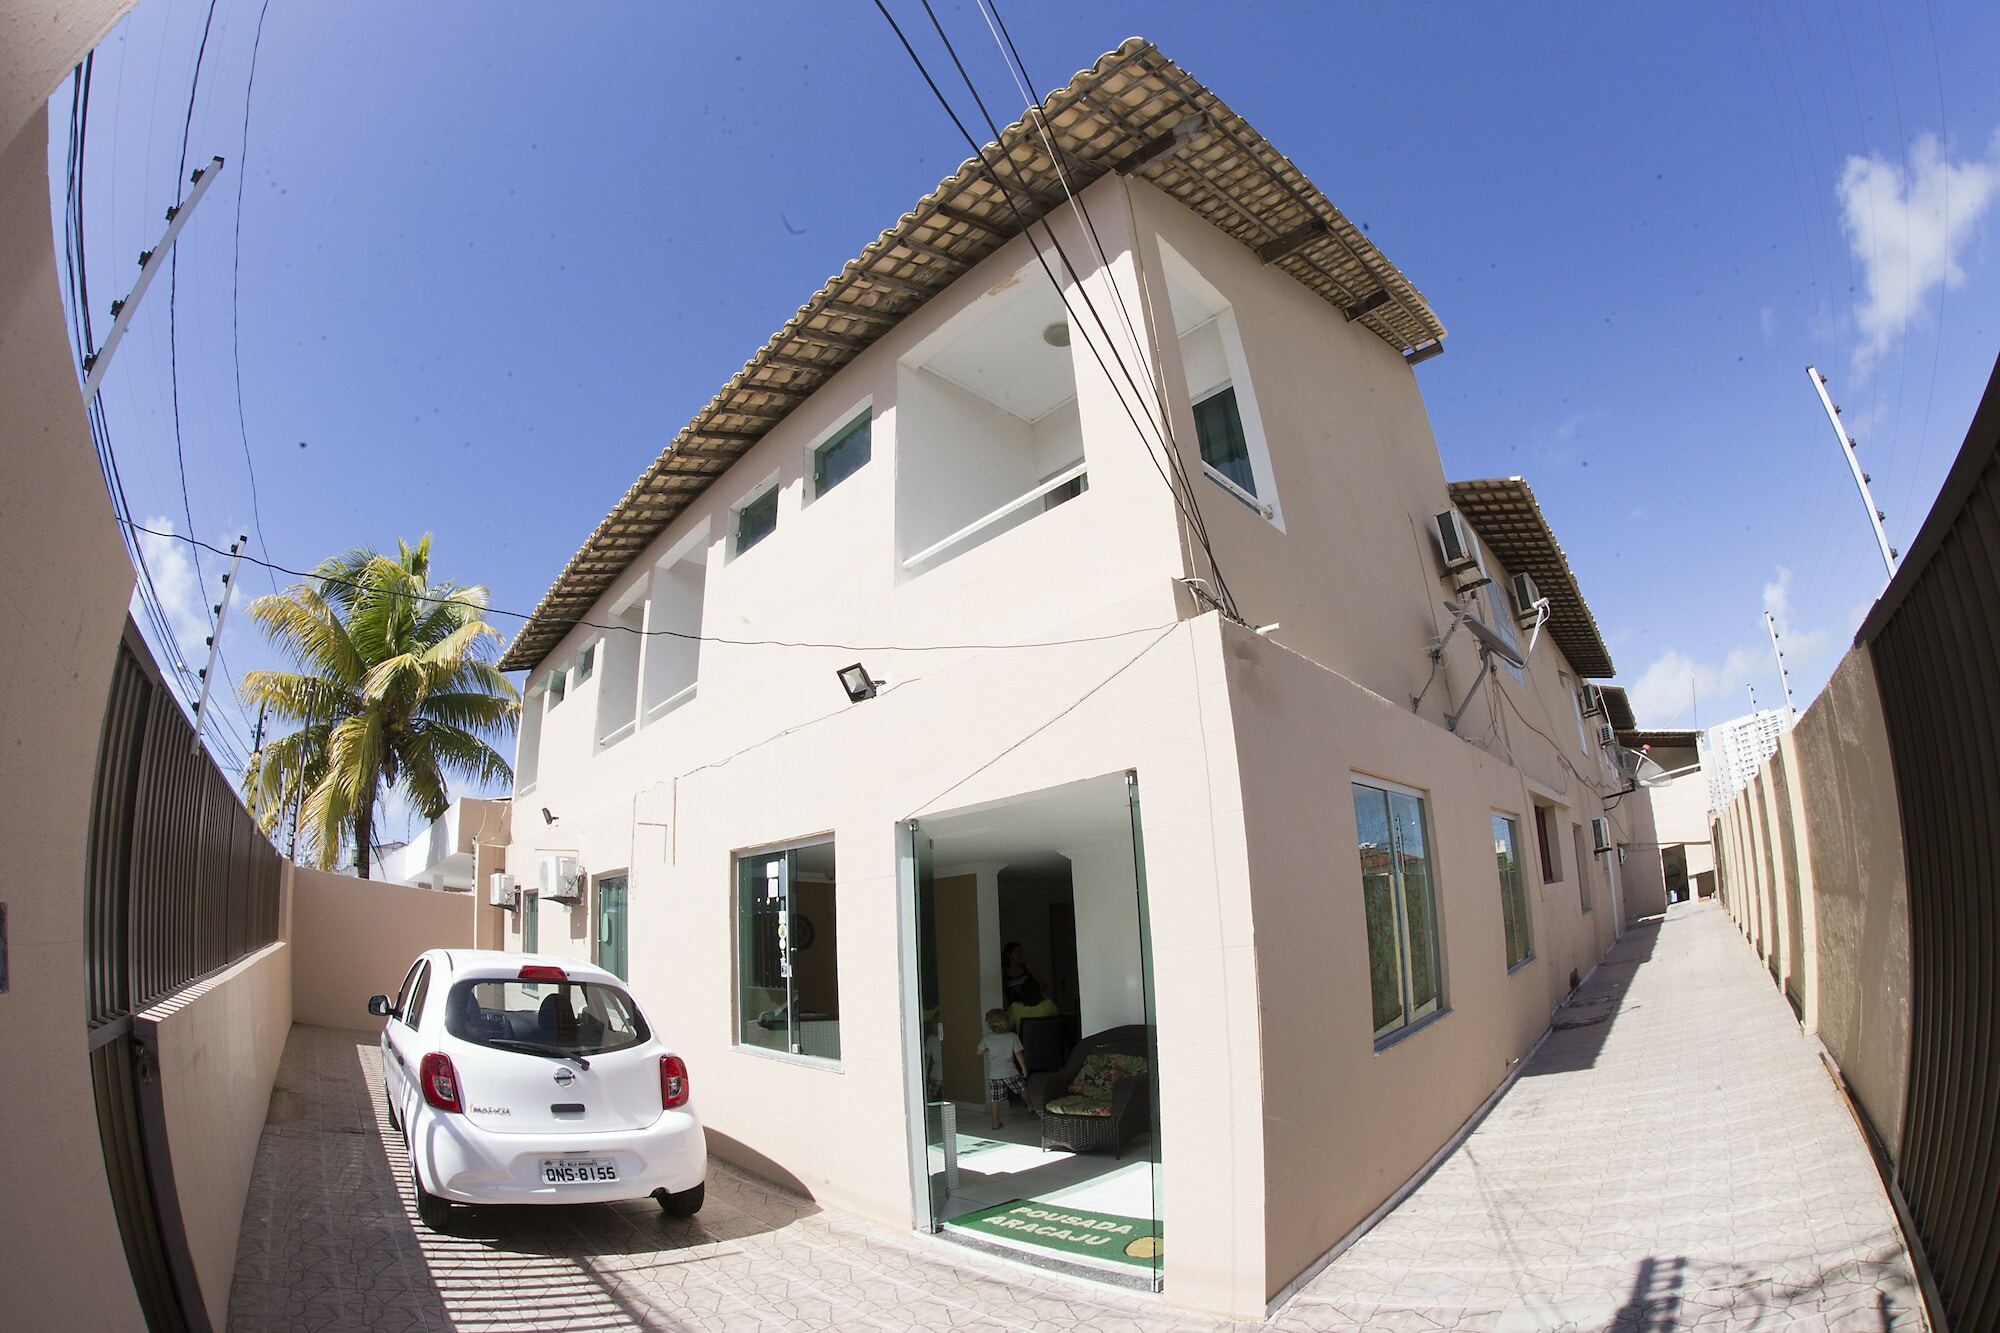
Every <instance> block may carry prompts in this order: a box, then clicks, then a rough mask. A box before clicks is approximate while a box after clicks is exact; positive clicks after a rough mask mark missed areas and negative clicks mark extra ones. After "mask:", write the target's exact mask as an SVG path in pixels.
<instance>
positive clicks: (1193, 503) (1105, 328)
mask: <svg viewBox="0 0 2000 1333" xmlns="http://www.w3.org/2000/svg"><path fill="white" fill-rule="evenodd" d="M921 3H922V4H923V7H924V13H925V14H926V15H927V16H929V18H930V21H931V27H932V28H933V29H935V30H936V32H937V35H938V40H939V41H940V42H942V43H944V49H945V54H946V55H948V56H950V57H951V63H952V65H953V67H954V68H956V69H957V70H958V76H959V78H960V79H961V80H963V81H964V83H965V88H966V91H967V92H969V93H971V94H972V101H973V105H975V106H977V107H978V108H979V114H980V116H981V117H982V118H984V120H985V121H986V128H987V130H988V131H989V132H991V134H992V135H993V142H994V144H995V145H996V146H997V145H998V144H999V142H1000V137H1001V135H1000V126H999V123H998V122H997V121H995V120H994V118H993V113H992V112H991V111H989V110H987V108H986V99H985V98H983V97H981V96H980V95H979V88H978V86H977V85H976V84H974V82H973V80H972V75H971V74H970V73H968V72H967V70H966V68H965V63H964V62H963V61H961V60H960V59H959V58H958V49H957V47H956V46H954V45H953V43H952V40H951V37H950V35H949V34H947V33H946V32H945V30H944V24H943V23H942V22H940V21H939V19H938V16H937V11H936V10H934V9H933V8H932V7H931V0H921ZM878 7H879V0H878ZM996 42H997V38H996ZM904 47H905V49H906V50H907V49H909V46H908V43H905V44H904ZM911 54H912V56H914V55H915V52H914V51H912V52H911ZM1002 59H1003V61H1004V59H1005V57H1004V55H1003V56H1002ZM933 87H935V85H933ZM1024 96H1025V94H1024ZM953 119H954V122H956V120H957V118H956V117H954V118H953ZM1047 124H1048V122H1047V119H1046V117H1044V118H1043V120H1042V126H1043V132H1044V137H1046V138H1047V139H1048V141H1049V159H1050V161H1051V163H1052V164H1053V165H1054V166H1055V169H1056V176H1057V179H1058V180H1059V181H1060V182H1061V183H1062V186H1063V192H1064V194H1065V195H1067V196H1068V198H1069V202H1070V204H1071V206H1072V207H1074V208H1075V209H1076V210H1077V212H1078V214H1079V216H1081V217H1083V219H1084V221H1085V225H1086V228H1087V230H1088V231H1089V233H1090V234H1091V236H1092V237H1095V236H1096V227H1095V226H1094V225H1092V224H1090V223H1089V219H1088V214H1087V213H1086V211H1085V210H1084V207H1083V203H1082V201H1081V200H1080V199H1079V198H1078V197H1077V194H1076V191H1075V190H1074V189H1073V188H1072V187H1071V185H1070V182H1069V179H1068V175H1067V173H1065V172H1064V171H1063V169H1062V154H1061V153H1060V151H1058V150H1057V148H1056V146H1055V141H1054V137H1053V136H1052V135H1049V134H1048V133H1047ZM959 128H960V132H961V133H963V132H964V126H963V125H962V124H961V125H960V127H959ZM966 142H967V143H971V144H972V146H973V148H974V150H975V151H976V152H977V153H978V154H979V160H980V161H981V162H982V163H985V164H986V166H987V170H988V172H989V174H991V175H992V176H993V177H994V179H995V180H996V181H998V180H999V174H998V173H997V172H996V171H994V170H993V167H992V164H990V163H987V162H986V152H985V149H984V148H982V147H980V146H979V145H978V144H976V143H973V141H972V138H971V136H970V135H968V136H967V137H966ZM1014 174H1015V178H1016V179H1017V181H1019V180H1021V168H1020V167H1019V165H1018V164H1017V165H1016V166H1015V169H1014ZM1021 184H1022V186H1023V188H1024V189H1025V188H1026V182H1025V181H1021ZM1001 190H1002V192H1003V193H1005V194H1007V201H1008V206H1009V207H1010V208H1013V209H1014V212H1015V214H1016V216H1017V217H1019V218H1020V220H1021V224H1022V230H1023V231H1027V230H1029V224H1028V221H1027V218H1026V216H1025V215H1024V214H1022V212H1021V210H1020V209H1019V208H1018V207H1016V206H1015V205H1014V202H1013V196H1012V193H1011V192H1009V191H1007V188H1006V186H1005V185H1004V184H1002V185H1001ZM1042 230H1043V232H1044V233H1046V234H1047V236H1048V238H1049V244H1050V245H1052V246H1054V247H1055V251H1056V254H1057V256H1058V257H1059V258H1060V259H1061V260H1062V264H1063V268H1064V269H1065V270H1066V271H1067V272H1068V273H1069V276H1070V280H1071V281H1072V282H1073V283H1075V285H1076V289H1077V294H1078V295H1079V296H1081V297H1082V298H1083V303H1084V306H1085V308H1087V309H1088V310H1089V311H1090V317H1091V320H1092V321H1093V322H1094V323H1095V324H1096V325H1097V329H1098V332H1099V333H1100V334H1101V335H1102V336H1103V338H1104V342H1105V346H1106V347H1108V348H1109V349H1110V351H1111V356H1112V359H1113V360H1114V361H1116V362H1117V363H1118V369H1119V370H1120V371H1121V372H1122V373H1123V374H1124V376H1125V382H1126V383H1127V384H1128V385H1129V386H1131V389H1132V392H1133V395H1134V396H1135V397H1138V398H1139V399H1140V401H1141V402H1144V401H1145V392H1144V390H1142V389H1141V388H1140V387H1139V383H1138V380H1137V379H1136V378H1135V377H1134V375H1133V374H1132V368H1131V367H1130V366H1129V365H1127V364H1126V362H1125V358H1124V356H1123V355H1122V354H1121V353H1120V352H1119V350H1118V345H1117V342H1116V340H1115V339H1114V338H1113V336H1112V333H1111V329H1110V326H1109V325H1107V324H1106V323H1105V321H1104V317H1103V316H1102V315H1101V314H1099V313H1098V310H1097V303H1096V302H1095V301H1093V300H1092V299H1091V296H1090V289H1089V288H1088V287H1086V286H1085V285H1084V282H1083V278H1082V275H1081V274H1079V273H1078V272H1077V268H1076V265H1075V264H1074V263H1072V262H1071V261H1070V257H1069V252H1068V251H1067V250H1066V249H1064V247H1063V244H1062V242H1061V241H1060V240H1059V239H1057V237H1056V233H1055V228H1054V227H1053V226H1052V225H1050V223H1049V221H1048V219H1047V217H1046V216H1045V217H1044V218H1043V219H1042ZM1098 253H1099V257H1100V259H1102V258H1103V246H1102V244H1101V243H1100V244H1099V246H1098ZM1044 271H1045V272H1046V266H1044ZM1104 272H1105V273H1106V275H1107V277H1109V276H1110V263H1109V261H1108V260H1105V261H1104ZM1049 278H1050V281H1051V282H1054V275H1053V274H1049ZM1056 285H1057V288H1058V291H1059V292H1060V288H1061V284H1059V283H1058V284H1056ZM1110 285H1111V292H1112V297H1113V300H1114V301H1115V302H1116V303H1117V304H1118V306H1119V308H1120V309H1121V310H1123V308H1124V298H1123V297H1122V295H1120V293H1119V292H1118V284H1117V282H1116V280H1115V279H1112V280H1111V284H1110ZM1064 304H1065V307H1067V304H1068V303H1067V301H1065V303H1064ZM1072 313H1073V312H1072ZM1125 327H1126V329H1127V332H1128V334H1129V336H1130V337H1131V340H1132V343H1133V351H1134V352H1135V353H1136V354H1138V355H1139V357H1140V359H1141V361H1142V362H1143V361H1144V360H1145V349H1144V348H1143V347H1141V346H1140V345H1139V338H1138V333H1137V331H1136V330H1135V329H1133V326H1132V321H1131V317H1130V315H1129V313H1128V314H1126V316H1125ZM1084 341H1085V342H1089V341H1090V339H1089V338H1088V337H1087V336H1086V338H1085V339H1084ZM1091 351H1092V354H1093V355H1096V347H1095V345H1094V344H1093V345H1092V348H1091ZM1098 366H1099V368H1100V369H1103V370H1104V371H1105V377H1106V378H1107V379H1109V378H1110V371H1109V369H1108V368H1105V367H1104V363H1103V358H1102V357H1098ZM1147 379H1148V381H1149V382H1151V381H1152V375H1151V373H1150V371H1149V372H1148V374H1147ZM1153 387H1154V396H1155V406H1156V407H1157V408H1158V409H1159V411H1160V414H1161V419H1162V422H1163V425H1162V426H1161V427H1160V429H1161V430H1163V431H1164V432H1165V434H1164V435H1162V436H1159V438H1160V446H1161V450H1162V452H1163V453H1164V454H1165V455H1166V457H1167V466H1168V467H1169V468H1171V469H1172V470H1173V473H1174V477H1175V478H1177V479H1178V480H1179V483H1180V489H1179V491H1178V492H1176V491H1175V489H1174V481H1173V480H1170V479H1168V478H1166V477H1165V476H1164V474H1163V476H1162V480H1165V481H1166V482H1167V489H1168V491H1169V493H1170V494H1174V495H1175V504H1176V505H1177V506H1179V507H1180V508H1181V512H1182V516H1183V517H1184V518H1186V519H1187V520H1188V521H1189V523H1190V524H1191V525H1192V526H1193V528H1194V530H1195V535H1196V539H1197V540H1198V541H1199V542H1200V544H1201V547H1202V551H1203V553H1204V554H1205V555H1206V556H1207V557H1208V565H1209V572H1210V573H1211V574H1212V575H1213V576H1214V578H1215V584H1216V588H1215V590H1216V593H1217V594H1218V595H1219V598H1220V601H1221V603H1222V609H1223V610H1224V611H1226V612H1227V613H1228V614H1229V615H1230V617H1231V618H1232V619H1239V620H1240V619H1241V615H1240V614H1239V612H1238V610H1237V607H1236V599H1235V597H1234V596H1233V595H1232V594H1231V593H1230V591H1229V583H1228V580H1226V579H1225V578H1223V576H1222V571H1221V568H1220V567H1219V565H1218V564H1217V562H1216V559H1215V551H1214V547H1213V546H1212V545H1211V544H1210V542H1209V538H1208V524H1207V522H1206V521H1205V520H1204V519H1203V517H1202V515H1201V506H1200V503H1199V502H1198V501H1197V500H1196V499H1195V498H1194V483H1193V482H1192V481H1190V480H1189V479H1188V475H1187V469H1186V466H1185V463H1184V462H1183V460H1182V459H1181V456H1180V450H1179V448H1178V447H1177V444H1176V442H1175V441H1174V439H1173V429H1172V423H1171V422H1170V421H1166V420H1165V418H1166V416H1167V413H1166V402H1165V399H1164V397H1162V396H1160V394H1159V386H1158V384H1157V382H1153ZM1112 390H1113V392H1115V393H1117V394H1118V396H1119V401H1120V403H1121V404H1122V403H1123V402H1124V393H1123V391H1122V390H1119V389H1118V386H1117V384H1116V382H1115V381H1114V382H1113V384H1112ZM1127 414H1128V415H1133V414H1132V413H1131V412H1130V409H1129V408H1128V409H1127ZM1133 425H1134V428H1135V429H1136V428H1137V426H1138V421H1137V419H1136V417H1134V421H1133ZM1157 434H1158V432H1156V435H1157ZM1149 456H1150V455H1149ZM1183 497H1185V501H1186V503H1185V504H1184V505H1183V504H1182V499H1183Z"/></svg>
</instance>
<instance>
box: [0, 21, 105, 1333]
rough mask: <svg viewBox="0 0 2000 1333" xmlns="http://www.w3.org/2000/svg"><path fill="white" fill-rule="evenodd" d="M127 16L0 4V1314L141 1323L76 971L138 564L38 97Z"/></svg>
mask: <svg viewBox="0 0 2000 1333" xmlns="http://www.w3.org/2000/svg"><path fill="white" fill-rule="evenodd" d="M124 9H125V5H124V4H122V3H115V2H114V3H102V2H92V3H63V4H56V3H47V2H44V0H29V3H26V4H17V5H10V6H9V7H8V8H7V10H6V12H5V16H4V17H0V145H4V146H0V385H4V386H5V387H4V389H0V506H4V517H5V521H4V522H0V563H4V566H5V568H6V569H7V570H8V575H7V577H6V578H5V579H4V580H0V623H4V624H6V625H7V626H8V631H7V633H6V634H4V635H0V669H4V671H5V672H6V673H7V676H8V678H9V679H11V680H16V681H33V682H35V703H34V706H33V707H9V708H6V709H0V753H4V754H6V755H8V756H10V757H12V758H13V760H14V762H13V763H12V764H11V765H10V766H9V769H8V773H9V776H8V778H7V779H6V791H5V799H4V800H0V843H4V845H5V846H6V847H7V848H8V849H9V858H10V873H9V875H8V877H7V882H6V884H5V886H4V887H0V902H4V903H5V904H6V908H7V937H8V959H7V962H8V987H7V991H6V992H5V993H4V994H0V1061H4V1063H5V1065H6V1067H7V1068H8V1069H10V1070H15V1071H29V1070H32V1071H34V1073H33V1077H25V1076H23V1077H9V1078H5V1079H0V1125H6V1126H8V1127H9V1129H10V1131H13V1132H10V1133H8V1134H7V1135H6V1136H5V1139H4V1141H0V1199H7V1200H10V1201H12V1202H13V1203H14V1205H15V1206H11V1207H8V1208H6V1209H4V1210H0V1255H5V1260H4V1262H0V1310H4V1311H6V1315H7V1320H8V1322H9V1323H10V1324H11V1325H13V1326H16V1327H20V1328H56V1327H74V1328H103V1329H125V1328H133V1327H136V1326H137V1325H138V1324H139V1322H140V1316H139V1306H138V1301H137V1298H136V1296H135V1295H134V1293H133V1290H132V1282H131V1277H130V1274H129V1272H128V1271H127V1269H126V1265H125V1253H124V1249H123V1246H122V1244H121V1242H120V1240H119V1236H118V1226H117V1221H116V1219H115V1217H114V1216H113V1214H112V1209H111V1198H110V1193H109V1191H108V1189H107V1188H106V1186H105V1183H104V1176H103V1172H102V1167H101V1163H102V1161H103V1150H102V1148H101V1146H100V1143H99V1139H98V1132H97V1112H96V1109H95V1104H94V1102H93V1099H92V1094H91V1082H90V1066H89V1061H88V1058H87V1051H86V1046H85V1032H84V979H83V959H84V955H83V872H84V847H85V842H86V837H87V831H88V824H89V820H90V800H91V781H92V777H93V774H94V773H95V771H96V764H97V745H98V732H99V721H100V719H101V717H102V716H103V711H104V701H105V697H106V694H107V692H108V690H109V688H110V681H111V668H112V664H113V661H114V659H115V655H116V652H117V646H118V640H119V636H120V634H121V633H122V632H123V627H124V621H125V607H126V603H127V602H128V601H129V600H130V598H131V593H132V567H131V564H130V562H129V561H128V560H127V558H126V556H125V552H124V548H123V545H122V543H121V542H120V540H119V536H118V531H117V528H116V527H115V526H114V525H113V523H112V520H111V507H110V503H109V501H108V500H107V498H106V496H105V493H104V483H103V481H102V479H101V478H100V476H99V474H98V470H97V462H96V458H95V456H94V454H93V452H92V449H91V442H90V432H89V427H88V424H87V422H86V421H85V418H84V411H83V399H82V396H81V395H80V394H79V393H78V392H77V380H76V371H75V368H74V364H73V362H72V361H71V357H70V348H69V340H68V338H67V336H66V335H65V333H64V324H63V312H62V302H61V297H60V294H59V288H58V285H57V277H56V266H55V240H54V237H53V235H52V233H51V230H50V222H49V217H50V207H49V178H48V120H47V117H46V114H45V112H44V110H43V108H44V105H45V101H46V98H47V96H48V94H49V93H50V92H51V91H52V90H53V89H54V87H55V86H56V84H57V82H58V81H59V80H60V79H61V78H62V76H63V75H64V74H66V73H67V72H68V70H69V67H70V66H71V65H72V64H73V63H75V61H77V60H78V59H79V58H81V56H82V55H83V53H84V52H85V50H86V49H87V48H88V46H89V44H90V43H91V42H92V41H94V40H95V39H96V38H97V37H98V36H99V35H100V34H102V33H103V32H104V31H105V30H106V29H108V28H109V27H110V26H111V24H112V23H113V22H114V21H115V20H116V19H117V17H118V15H119V14H121V13H123V12H124ZM51 552H61V556H60V558H59V559H52V558H51V555H50V553H51ZM30 1126H32V1127H33V1132H32V1133H29V1132H22V1131H23V1130H24V1128H25V1127H30ZM50 1162H64V1163H70V1164H72V1175H71V1176H70V1177H69V1179H68V1181H67V1183H66V1184H65V1186H64V1187H63V1188H62V1189H59V1190H51V1189H49V1188H48V1186H47V1183H46V1182H47V1172H48V1165H49V1163H50ZM27 1201H32V1202H31V1203H29V1202H27ZM58 1274H59V1275H60V1278H61V1280H59V1281H58V1280H53V1279H52V1275H58Z"/></svg>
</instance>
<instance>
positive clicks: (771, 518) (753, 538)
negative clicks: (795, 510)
mask: <svg viewBox="0 0 2000 1333" xmlns="http://www.w3.org/2000/svg"><path fill="white" fill-rule="evenodd" d="M777 530H778V486H777V483H776V482H773V483H772V484H771V485H770V486H768V487H766V488H765V490H764V493H763V494H762V495H759V496H757V497H756V498H754V499H751V500H746V501H744V502H743V507H742V508H740V509H738V510H737V511H736V554H738V555H742V554H743V553H744V552H745V551H747V550H749V549H750V548H751V547H753V546H755V545H756V544H757V543H758V542H761V541H763V540H764V539H765V538H766V537H768V536H770V535H771V534H772V533H773V532H776V531H777Z"/></svg>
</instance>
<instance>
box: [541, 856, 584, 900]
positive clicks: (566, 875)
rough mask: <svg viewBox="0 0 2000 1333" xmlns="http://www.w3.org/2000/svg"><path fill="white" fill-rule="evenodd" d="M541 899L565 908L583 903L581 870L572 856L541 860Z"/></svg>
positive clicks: (547, 857)
mask: <svg viewBox="0 0 2000 1333" xmlns="http://www.w3.org/2000/svg"><path fill="white" fill-rule="evenodd" d="M542 897H543V898H544V899H546V900H547V901H549V902H556V903H562V904H564V905H565V906H569V905H572V904H575V903H579V902H581V901H583V869H582V867H580V866H578V865H577V863H576V858H575V857H574V856H545V857H543V858H542Z"/></svg>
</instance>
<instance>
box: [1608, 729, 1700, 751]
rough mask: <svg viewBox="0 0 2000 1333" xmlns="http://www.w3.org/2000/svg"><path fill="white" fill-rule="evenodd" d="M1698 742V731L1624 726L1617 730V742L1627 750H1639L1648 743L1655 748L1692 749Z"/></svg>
mask: <svg viewBox="0 0 2000 1333" xmlns="http://www.w3.org/2000/svg"><path fill="white" fill-rule="evenodd" d="M1700 742H1701V733H1700V732H1699V731H1645V730H1641V729H1639V728H1637V727H1624V728H1620V729H1619V732H1618V743H1619V744H1620V745H1622V746H1624V747H1625V748H1626V749H1628V750H1640V749H1644V748H1645V747H1647V746H1649V745H1650V746H1652V747H1653V748H1654V749H1657V750H1692V749H1694V748H1696V747H1697V746H1698V745H1699V744H1700Z"/></svg>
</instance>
